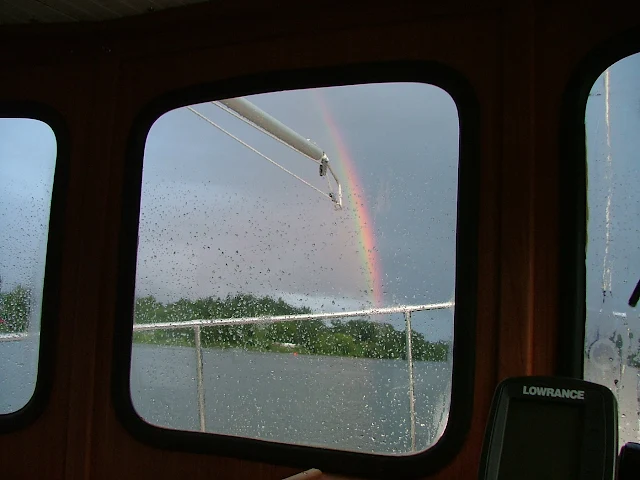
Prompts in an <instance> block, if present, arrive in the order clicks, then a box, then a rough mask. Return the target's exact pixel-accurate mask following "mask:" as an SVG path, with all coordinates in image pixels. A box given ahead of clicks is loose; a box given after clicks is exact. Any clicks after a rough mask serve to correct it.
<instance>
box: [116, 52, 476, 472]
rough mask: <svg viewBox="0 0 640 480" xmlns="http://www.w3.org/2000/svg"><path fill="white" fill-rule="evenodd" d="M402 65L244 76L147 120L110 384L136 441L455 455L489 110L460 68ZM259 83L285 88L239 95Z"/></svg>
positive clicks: (368, 460)
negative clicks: (481, 137)
mask: <svg viewBox="0 0 640 480" xmlns="http://www.w3.org/2000/svg"><path fill="white" fill-rule="evenodd" d="M392 67H393V68H390V67H389V66H388V65H383V66H380V65H369V66H357V67H353V68H341V69H340V73H339V75H340V80H341V81H345V79H347V78H348V79H351V81H352V82H354V84H351V85H347V86H335V87H322V88H306V89H304V88H303V87H304V86H305V85H310V84H311V82H314V83H315V82H319V83H320V84H324V85H328V84H330V83H331V82H332V81H335V80H334V78H335V76H336V73H335V72H332V71H330V70H327V71H322V72H313V73H310V72H289V74H288V75H286V76H283V75H275V74H274V75H262V76H260V77H259V78H257V77H254V78H246V79H236V80H234V81H233V82H222V83H220V84H216V85H213V86H202V87H198V88H193V89H189V90H186V91H183V92H174V93H171V94H169V95H167V96H166V97H163V98H159V99H158V100H156V101H155V102H153V103H151V104H150V105H148V106H147V108H146V109H145V110H143V111H142V112H141V113H140V116H139V118H138V121H137V122H136V124H135V125H134V131H133V135H132V136H131V139H132V141H131V144H130V151H129V153H130V157H129V159H130V162H131V164H130V165H132V168H131V169H130V170H129V171H128V172H127V176H128V178H127V182H126V183H127V184H128V185H130V186H131V189H130V190H129V191H128V196H127V197H126V198H125V202H124V205H123V225H124V228H123V230H122V241H123V245H124V246H125V247H123V248H124V250H123V252H124V255H123V257H122V258H121V264H120V265H121V267H120V285H121V288H120V300H119V310H120V314H119V315H118V324H117V329H118V330H117V334H116V345H115V353H116V354H115V356H114V362H115V364H114V372H115V375H114V378H113V380H114V395H115V396H114V400H115V407H116V410H117V411H118V414H119V416H120V418H121V419H122V421H123V423H124V425H125V426H126V427H127V429H128V430H129V432H131V433H132V434H133V435H135V436H136V437H137V438H139V439H140V440H142V441H145V442H147V443H150V444H153V445H155V446H157V447H161V448H171V449H182V450H186V451H199V452H208V453H215V454H223V455H234V456H240V457H243V458H249V459H253V460H259V461H270V462H275V463H281V464H290V465H294V464H295V465H298V466H302V465H315V466H317V467H318V468H323V467H325V468H326V467H327V466H329V465H333V468H334V469H335V468H336V467H337V468H339V470H340V471H342V472H343V473H352V474H367V473H368V474H377V475H380V474H384V473H386V474H392V473H393V472H396V473H398V472H405V473H408V472H409V471H412V469H415V468H421V469H422V471H428V470H429V469H434V470H435V469H437V468H440V467H441V466H442V465H444V464H446V463H447V462H448V461H450V459H451V458H452V457H453V455H455V454H456V453H457V451H458V449H459V448H460V446H461V445H462V442H463V439H464V437H465V435H466V433H467V431H468V428H469V424H470V421H471V405H470V403H471V401H472V399H473V393H472V389H473V368H474V365H473V358H474V338H475V337H474V331H475V330H474V323H475V295H476V279H477V268H476V258H477V253H476V248H477V241H476V239H477V204H478V201H477V192H478V189H477V178H478V175H477V171H476V170H477V168H476V167H477V165H478V162H477V161H476V160H475V158H474V156H475V154H476V153H477V152H478V147H477V138H478V137H477V133H478V123H477V122H478V118H479V117H478V115H477V112H478V110H477V103H476V101H475V98H474V97H473V94H472V93H471V92H472V91H471V89H470V88H469V86H468V85H467V84H466V83H465V82H464V80H462V79H461V78H460V77H458V76H457V75H456V74H455V73H453V72H450V71H449V70H448V69H446V68H444V67H440V66H433V65H425V66H424V67H421V66H416V65H414V64H400V63H399V64H394V65H393V66H392ZM391 74H392V75H393V76H394V77H395V78H394V79H393V80H394V81H395V83H392V82H390V83H365V84H357V82H358V81H363V80H365V81H370V80H371V78H375V79H377V81H378V82H383V81H385V78H384V77H389V76H390V75H391ZM398 78H404V80H405V81H404V82H403V83H398V82H397V79H398ZM425 78H433V80H432V82H434V83H437V84H439V85H446V87H447V90H446V91H445V90H444V89H443V88H441V87H439V86H435V85H431V84H428V83H418V81H420V82H422V81H424V80H425ZM283 82H284V83H283ZM256 85H259V87H260V89H262V90H263V91H270V92H272V93H262V94H252V95H245V96H243V95H242V92H243V89H244V91H245V92H247V91H253V92H255V91H256V90H255V88H256ZM316 85H317V83H316ZM301 87H302V88H301ZM287 88H289V90H287ZM292 88H298V90H294V89H292ZM215 92H218V95H219V96H217V97H216V96H215V95H216V93H215ZM220 92H223V93H222V94H220ZM216 98H222V100H215V99H216ZM454 99H455V100H454ZM211 100H213V101H211ZM474 152H476V153H474ZM135 185H141V187H140V188H141V190H139V191H138V190H135V189H134V188H135ZM138 202H139V203H138ZM138 206H139V210H138ZM136 232H137V235H136ZM134 239H137V240H136V241H135V242H134ZM134 277H135V278H134ZM458 298H463V299H464V301H461V302H460V301H457V299H458ZM131 340H132V341H131ZM130 341H131V343H129V342H130ZM453 365H455V368H453Z"/></svg>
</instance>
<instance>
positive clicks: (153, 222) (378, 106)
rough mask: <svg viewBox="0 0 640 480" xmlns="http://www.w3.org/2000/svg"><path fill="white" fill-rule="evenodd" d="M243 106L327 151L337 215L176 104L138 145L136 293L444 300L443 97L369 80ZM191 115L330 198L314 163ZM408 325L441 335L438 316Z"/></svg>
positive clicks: (446, 163) (449, 113)
mask: <svg viewBox="0 0 640 480" xmlns="http://www.w3.org/2000/svg"><path fill="white" fill-rule="evenodd" d="M248 99H249V100H250V101H251V102H252V103H254V104H255V105H256V106H258V107H259V108H261V109H262V110H264V111H266V112H267V113H269V114H270V115H272V116H273V117H275V118H276V119H278V120H279V121H280V122H282V123H284V124H285V125H287V126H289V127H291V128H293V129H294V130H295V131H297V132H298V133H300V134H301V135H302V136H303V137H304V138H308V139H310V140H312V141H313V142H314V143H315V144H317V145H318V146H319V147H320V148H321V149H322V150H323V151H324V152H325V153H326V154H327V156H328V157H329V161H330V164H331V165H332V168H334V170H335V172H336V173H337V175H338V177H339V181H340V183H341V185H342V188H343V190H344V192H345V199H344V207H343V209H342V210H336V208H335V207H334V205H333V203H332V202H331V201H330V200H329V199H328V198H326V197H324V196H323V195H321V194H320V193H318V192H317V191H315V190H313V189H312V188H310V187H309V186H307V185H305V184H303V183H302V182H300V181H299V180H298V179H295V178H293V177H292V176H290V175H288V174H287V173H286V172H284V171H283V170H281V169H280V168H278V167H276V166H274V165H273V164H271V163H269V162H268V161H267V160H265V159H264V158H262V157H260V156H259V155H257V154H256V153H255V152H253V151H251V150H249V149H248V148H247V147H245V146H243V145H242V144H240V143H239V142H237V141H236V140H235V139H233V138H231V137H230V136H228V135H226V134H225V133H223V132H221V131H219V130H218V129H216V128H215V127H214V126H212V125H210V124H209V123H207V122H206V121H204V120H202V119H201V118H199V117H198V116H197V115H195V114H194V113H192V112H191V111H189V110H187V109H186V108H181V109H177V110H174V111H171V112H168V113H166V114H165V115H163V116H162V117H160V118H159V119H158V120H157V121H156V123H155V124H154V125H153V127H152V128H151V131H150V132H149V135H148V138H147V143H146V148H145V158H144V170H143V193H142V208H141V210H142V213H141V226H140V245H139V250H138V270H137V272H138V275H137V284H136V289H137V293H138V294H139V295H146V294H152V295H154V296H155V297H156V298H159V299H162V300H165V301H169V300H175V299H177V298H180V297H189V298H198V297H203V296H209V295H213V296H221V297H223V296H226V295H227V294H232V295H233V294H235V293H252V294H255V295H260V296H261V295H270V296H274V297H282V298H283V299H285V300H287V301H289V302H291V303H294V304H298V305H306V306H309V307H311V308H312V309H313V310H314V311H340V310H353V309H359V308H370V307H374V306H395V305H407V304H409V305H417V304H426V303H435V302H446V301H450V300H452V298H453V294H454V268H455V222H456V196H457V173H458V170H457V168H458V167H457V165H458V141H459V135H458V116H457V109H456V106H455V103H454V102H453V100H452V99H451V97H450V96H449V95H448V94H447V93H446V92H444V91H443V90H441V89H439V88H437V87H433V86H429V85H420V84H379V85H360V86H349V87H336V88H324V89H318V90H300V91H289V92H276V93H271V94H265V95H257V96H252V97H248ZM193 108H194V109H195V110H197V111H198V112H199V113H201V114H203V115H205V116H206V117H207V118H209V119H211V120H212V121H214V122H215V123H217V124H218V125H220V126H221V127H223V128H224V129H226V130H228V131H229V132H231V133H233V135H236V136H237V137H239V138H241V139H242V140H243V141H245V142H247V143H248V144H250V145H251V146H252V147H254V148H256V149H257V150H259V151H260V152H261V153H263V154H265V155H267V156H268V157H270V158H271V159H273V160H274V161H276V162H277V163H279V164H281V165H282V166H284V167H285V168H287V169H289V170H290V171H292V172H294V173H295V174H296V175H298V176H300V177H302V178H304V179H305V180H306V181H308V182H310V183H312V184H313V185H316V186H317V187H318V188H320V189H322V190H323V191H328V189H327V183H326V179H324V178H321V177H320V176H319V174H318V165H317V164H316V163H314V162H312V161H311V160H309V159H307V158H306V157H304V156H302V155H300V154H299V153H297V152H295V151H292V150H290V149H289V148H287V147H286V146H283V145H281V144H279V143H278V142H277V141H275V140H274V139H272V138H269V137H268V136H266V135H265V134H264V133H262V132H259V131H257V130H256V129H254V128H252V127H251V126H249V125H246V124H245V123H243V122H242V121H240V120H238V119H236V118H234V117H233V116H231V115H230V114H229V113H227V112H225V111H223V110H222V109H220V108H219V107H217V106H216V105H213V104H211V103H205V104H201V105H196V106H194V107H193ZM333 188H334V189H335V188H336V187H335V185H334V186H333ZM354 192H355V193H359V195H358V197H357V198H355V199H354V198H353V197H351V196H350V195H351V194H353V193H354ZM364 220H366V226H363V221H364ZM365 232H366V233H365ZM369 250H371V251H370V252H369ZM371 258H377V259H376V261H375V262H374V266H373V268H372V266H371V260H370V259H371ZM372 278H373V280H372ZM376 289H377V292H378V296H376V292H375V291H373V290H376ZM418 317H420V318H422V317H425V319H424V321H418V323H419V324H424V325H425V333H427V330H429V331H430V335H435V336H436V337H439V338H446V337H450V335H451V328H452V319H451V317H452V315H451V313H450V312H436V313H433V314H430V315H427V314H420V315H418V316H417V317H416V318H418ZM426 317H433V318H432V319H428V320H427V319H426ZM427 324H428V326H427ZM434 329H435V330H434Z"/></svg>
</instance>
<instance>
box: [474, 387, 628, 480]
mask: <svg viewBox="0 0 640 480" xmlns="http://www.w3.org/2000/svg"><path fill="white" fill-rule="evenodd" d="M617 453H618V414H617V404H616V400H615V397H614V396H613V393H612V392H611V390H609V389H608V388H606V387H603V386H602V385H598V384H595V383H591V382H585V381H583V380H578V379H574V378H560V377H515V378H509V379H506V380H504V381H503V382H502V383H500V384H499V385H498V387H497V389H496V392H495V395H494V397H493V403H492V406H491V413H490V417H489V422H488V424H487V429H486V433H485V439H484V445H483V452H482V459H481V462H480V470H479V479H480V480H516V479H517V480H529V479H531V480H533V479H535V480H542V479H545V480H556V479H557V480H574V479H575V480H578V479H580V480H591V479H593V480H596V479H597V480H612V479H613V477H614V474H615V466H616V457H617Z"/></svg>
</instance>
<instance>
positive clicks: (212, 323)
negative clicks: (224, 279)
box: [0, 302, 454, 451]
mask: <svg viewBox="0 0 640 480" xmlns="http://www.w3.org/2000/svg"><path fill="white" fill-rule="evenodd" d="M453 306H454V303H453V302H443V303H430V304H426V305H403V306H398V307H386V308H370V309H365V310H353V311H349V312H331V313H307V314H300V315H278V316H271V317H241V318H215V319H198V320H188V321H184V322H158V323H136V324H134V325H133V331H134V332H148V331H154V330H178V329H193V332H194V342H195V352H196V382H197V390H198V419H199V423H200V431H202V432H204V431H206V413H205V394H204V385H203V377H204V376H203V362H202V340H201V329H202V328H203V327H219V326H223V325H247V324H256V323H278V322H294V321H306V320H332V319H339V318H340V319H341V318H354V317H372V316H374V315H390V314H397V313H402V314H403V315H404V321H405V331H406V356H407V364H408V374H409V388H408V395H409V415H410V428H411V430H410V435H411V450H412V451H415V450H416V410H415V395H414V381H415V379H414V375H413V352H412V344H411V343H412V342H411V314H412V313H413V312H422V311H427V310H446V309H448V308H452V307H453ZM29 335H30V334H27V333H4V334H0V342H11V341H19V340H24V339H26V338H27V337H28V336H29Z"/></svg>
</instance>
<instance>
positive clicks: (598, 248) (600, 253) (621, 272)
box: [584, 54, 640, 446]
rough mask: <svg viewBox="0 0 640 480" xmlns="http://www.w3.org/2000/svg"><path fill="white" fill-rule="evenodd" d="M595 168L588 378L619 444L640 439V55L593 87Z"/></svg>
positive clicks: (590, 112)
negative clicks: (608, 400) (613, 401)
mask: <svg viewBox="0 0 640 480" xmlns="http://www.w3.org/2000/svg"><path fill="white" fill-rule="evenodd" d="M585 125H586V135H587V169H588V178H587V181H588V188H587V194H588V199H587V201H588V224H587V225H588V226H587V235H588V240H587V257H586V261H587V265H586V266H587V285H586V289H587V290H586V307H587V329H586V337H585V352H584V354H585V357H584V358H585V366H584V376H585V379H587V380H591V381H594V382H597V383H600V384H602V385H605V386H607V387H609V388H610V389H611V390H612V391H613V392H614V394H615V395H616V398H617V400H618V410H619V415H620V417H619V423H618V425H619V439H620V441H619V444H620V446H622V445H624V443H626V442H630V441H632V442H638V441H640V428H639V427H640V416H639V415H640V409H639V407H638V402H639V401H640V388H639V387H640V343H639V340H640V306H638V305H636V306H633V303H634V302H633V301H630V300H633V299H632V298H631V297H632V293H633V291H634V289H635V288H638V287H637V285H638V282H639V280H640V188H638V184H639V182H640V135H639V134H640V54H638V55H633V56H631V57H627V58H625V59H623V60H621V61H619V62H617V63H615V64H614V65H612V66H611V67H609V68H608V69H607V70H606V71H605V72H603V74H602V75H601V76H600V78H598V80H597V81H596V82H595V84H594V85H593V88H592V89H591V92H590V95H589V100H588V103H587V111H586V118H585Z"/></svg>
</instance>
